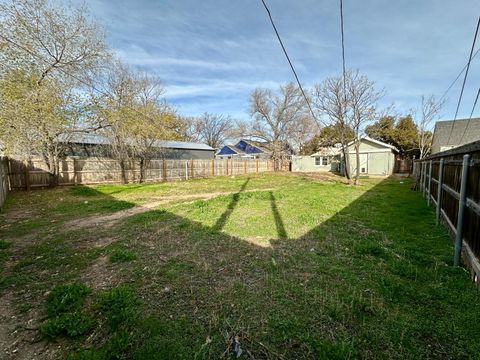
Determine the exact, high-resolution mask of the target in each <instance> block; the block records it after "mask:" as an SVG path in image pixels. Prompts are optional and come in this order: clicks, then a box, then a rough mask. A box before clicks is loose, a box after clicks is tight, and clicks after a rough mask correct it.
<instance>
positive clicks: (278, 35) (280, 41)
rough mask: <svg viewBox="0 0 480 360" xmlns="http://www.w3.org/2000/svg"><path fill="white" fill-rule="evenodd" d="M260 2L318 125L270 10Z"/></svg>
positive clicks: (263, 0) (263, 2)
mask: <svg viewBox="0 0 480 360" xmlns="http://www.w3.org/2000/svg"><path fill="white" fill-rule="evenodd" d="M261 1H262V4H263V6H264V7H265V10H266V11H267V14H268V17H269V18H270V23H271V24H272V27H273V30H274V31H275V34H276V35H277V39H278V42H279V43H280V46H281V47H282V50H283V53H284V54H285V57H286V58H287V61H288V63H289V64H290V68H291V69H292V72H293V75H294V76H295V79H296V80H297V84H298V87H299V88H300V91H301V92H302V95H303V97H304V98H305V101H306V103H307V105H308V108H309V110H310V113H311V114H312V116H313V118H314V119H315V120H316V121H317V123H318V122H319V121H318V119H317V117H316V116H315V113H314V112H313V109H312V106H311V105H310V100H308V97H307V95H306V94H305V91H303V87H302V84H301V83H300V80H299V78H298V75H297V72H296V71H295V68H294V66H293V64H292V61H291V60H290V57H289V56H288V53H287V49H286V48H285V46H284V45H283V41H282V38H281V37H280V34H279V33H278V30H277V27H276V26H275V23H274V22H273V18H272V14H271V13H270V10H269V9H268V6H267V4H266V3H265V0H261Z"/></svg>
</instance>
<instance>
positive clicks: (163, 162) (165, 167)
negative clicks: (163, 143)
mask: <svg viewBox="0 0 480 360" xmlns="http://www.w3.org/2000/svg"><path fill="white" fill-rule="evenodd" d="M162 178H163V181H167V162H166V160H165V159H163V161H162Z"/></svg>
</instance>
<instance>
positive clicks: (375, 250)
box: [354, 241, 385, 257]
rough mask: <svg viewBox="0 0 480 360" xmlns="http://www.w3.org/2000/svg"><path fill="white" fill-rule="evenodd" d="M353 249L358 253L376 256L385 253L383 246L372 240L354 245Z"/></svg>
mask: <svg viewBox="0 0 480 360" xmlns="http://www.w3.org/2000/svg"><path fill="white" fill-rule="evenodd" d="M354 249H355V252H356V253H357V254H358V255H370V256H377V257H378V256H382V255H384V254H385V251H384V250H383V248H382V247H381V246H380V245H379V244H378V243H375V242H373V241H371V242H370V241H369V242H364V243H360V244H358V245H355V247H354Z"/></svg>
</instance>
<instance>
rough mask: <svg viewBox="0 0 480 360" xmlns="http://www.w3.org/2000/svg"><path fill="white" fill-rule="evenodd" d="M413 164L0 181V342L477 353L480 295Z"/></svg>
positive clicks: (192, 353) (45, 346)
mask: <svg viewBox="0 0 480 360" xmlns="http://www.w3.org/2000/svg"><path fill="white" fill-rule="evenodd" d="M410 185H411V184H410V182H409V180H401V179H388V180H380V179H365V180H363V183H362V185H361V186H359V187H352V186H348V185H346V184H344V183H343V182H341V181H340V180H339V179H335V178H332V179H331V180H330V181H325V180H324V181H319V180H316V179H314V178H308V177H302V176H293V175H287V174H283V175H282V174H268V173H266V174H259V175H257V176H237V177H234V178H233V177H218V178H214V179H204V180H192V181H188V182H178V183H168V184H147V185H138V184H136V185H125V186H120V185H102V186H94V187H70V188H59V189H54V190H44V191H33V192H31V193H25V192H19V193H13V194H10V197H9V198H8V200H7V206H6V211H5V212H4V213H3V214H0V239H1V240H0V268H1V277H0V305H1V308H2V313H1V315H0V316H1V319H0V346H1V351H2V352H1V353H0V358H6V359H9V358H12V359H32V358H39V359H51V358H68V359H72V360H73V359H220V358H232V357H234V353H235V351H236V350H237V352H238V345H239V346H240V349H241V351H242V355H241V357H240V358H243V359H357V358H363V359H427V358H428V359H432V358H434V359H461V358H465V359H467V358H479V356H480V355H479V354H480V332H479V331H478V324H479V321H480V297H479V295H480V294H479V293H478V290H477V289H476V288H475V287H474V285H473V284H472V283H471V282H470V281H469V276H468V274H467V272H466V271H465V270H464V269H463V268H454V267H453V266H452V264H451V263H452V261H451V260H452V254H453V249H452V244H451V241H450V240H449V238H448V236H447V234H446V231H445V229H444V228H442V227H436V226H435V224H434V215H433V212H432V210H430V209H428V208H427V206H426V204H425V201H423V200H422V198H421V197H420V195H419V194H418V193H414V192H412V191H411V190H410Z"/></svg>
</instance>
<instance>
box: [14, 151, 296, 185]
mask: <svg viewBox="0 0 480 360" xmlns="http://www.w3.org/2000/svg"><path fill="white" fill-rule="evenodd" d="M8 166H9V171H8V179H9V182H10V187H11V188H12V189H30V188H35V187H46V186H48V185H49V174H48V171H47V166H46V164H45V162H44V161H43V160H41V159H31V160H30V161H28V162H22V161H17V160H14V159H8ZM289 166H290V164H289V162H288V161H283V162H282V163H281V164H279V165H278V166H277V168H278V169H280V170H284V171H289ZM125 169H126V175H127V180H128V182H131V183H134V182H140V178H141V172H142V171H141V166H140V162H139V161H138V160H135V161H130V162H128V163H126V164H125ZM274 169H275V166H274V162H273V161H272V160H260V159H247V160H244V159H215V160H160V159H159V160H148V161H146V162H145V166H144V171H143V179H142V181H144V182H161V181H175V180H188V179H193V178H205V177H210V176H233V175H242V174H251V173H259V172H265V171H273V170H274ZM5 174H7V172H5ZM121 182H122V170H121V168H120V164H119V162H118V161H116V160H113V159H107V158H67V159H65V160H62V161H61V162H60V175H59V181H58V184H59V185H75V184H102V183H121Z"/></svg>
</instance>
